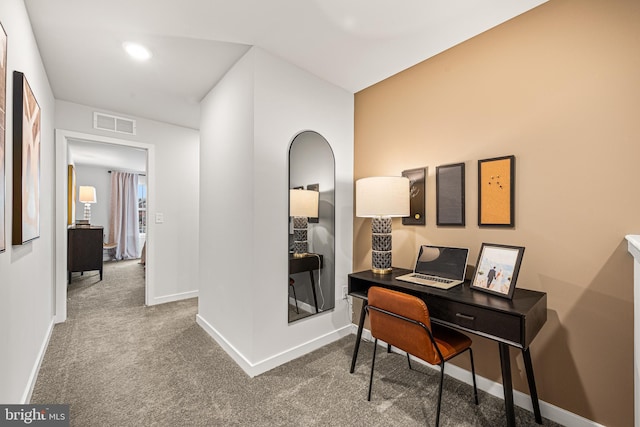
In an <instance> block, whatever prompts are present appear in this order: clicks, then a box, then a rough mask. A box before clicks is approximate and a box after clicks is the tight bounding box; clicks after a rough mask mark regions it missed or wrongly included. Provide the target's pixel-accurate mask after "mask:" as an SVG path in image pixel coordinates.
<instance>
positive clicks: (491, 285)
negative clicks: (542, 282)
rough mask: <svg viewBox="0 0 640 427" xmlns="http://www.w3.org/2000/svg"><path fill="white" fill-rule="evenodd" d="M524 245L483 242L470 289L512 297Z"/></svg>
mask: <svg viewBox="0 0 640 427" xmlns="http://www.w3.org/2000/svg"><path fill="white" fill-rule="evenodd" d="M523 255H524V247H522V246H509V245H499V244H493V243H483V244H482V247H481V248H480V254H479V255H478V262H477V263H476V271H475V274H474V275H473V280H472V281H471V289H476V290H479V291H483V292H488V293H491V294H494V295H498V296H500V297H503V298H508V299H511V298H513V293H514V292H515V289H516V282H517V280H518V273H519V271H520V264H521V263H522V256H523Z"/></svg>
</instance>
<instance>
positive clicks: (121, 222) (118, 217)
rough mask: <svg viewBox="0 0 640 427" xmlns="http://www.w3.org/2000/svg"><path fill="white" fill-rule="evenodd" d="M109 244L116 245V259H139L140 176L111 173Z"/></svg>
mask: <svg viewBox="0 0 640 427" xmlns="http://www.w3.org/2000/svg"><path fill="white" fill-rule="evenodd" d="M109 224H110V230H109V242H111V243H116V244H117V245H118V246H117V247H116V253H115V259H116V260H122V259H133V258H138V254H139V253H140V240H139V235H138V175H136V174H135V173H129V172H115V171H113V172H112V173H111V210H110V212H109Z"/></svg>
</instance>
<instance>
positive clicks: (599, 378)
mask: <svg viewBox="0 0 640 427" xmlns="http://www.w3.org/2000/svg"><path fill="white" fill-rule="evenodd" d="M511 154H513V155H515V156H516V225H515V228H513V229H499V228H480V227H478V225H477V224H478V222H477V207H478V197H477V161H478V160H479V159H485V158H491V157H498V156H504V155H511ZM456 162H465V164H466V223H467V225H466V227H463V228H459V227H458V228H455V227H437V226H436V225H435V223H436V210H435V208H436V206H435V167H436V166H438V165H444V164H449V163H456ZM421 166H427V167H428V168H429V170H428V182H427V225H426V226H403V225H402V223H401V221H399V220H394V224H393V227H394V231H393V239H394V240H393V264H394V266H398V267H406V268H410V267H411V266H412V265H413V262H414V257H415V252H416V249H417V247H418V245H420V244H425V243H434V244H443V245H453V246H466V247H469V248H470V249H471V253H470V260H471V262H472V263H474V264H475V262H476V259H477V256H478V250H479V248H480V245H481V243H482V242H493V243H503V244H513V245H521V246H525V247H526V251H525V255H524V260H523V264H522V268H521V271H520V277H519V278H518V283H517V286H518V287H520V288H528V289H535V290H539V291H544V292H546V293H547V294H548V313H547V315H548V319H547V323H546V324H545V326H544V327H543V329H542V331H541V332H540V334H539V335H538V336H537V337H536V339H535V340H534V341H533V344H532V345H531V352H532V357H533V363H534V368H535V372H536V380H537V386H538V392H539V395H540V398H541V399H542V400H544V401H545V402H548V403H550V404H552V405H556V406H558V407H560V408H563V409H566V410H568V411H570V412H573V413H575V414H578V415H580V416H583V417H586V418H588V419H591V420H594V421H596V422H598V423H601V424H604V425H607V426H628V425H631V424H632V422H633V304H632V301H633V300H632V297H633V289H632V285H633V281H632V276H633V272H632V265H633V259H632V257H631V255H629V254H628V253H627V250H626V243H625V241H624V236H625V235H626V234H630V233H633V234H638V233H640V197H638V193H639V188H638V185H639V184H640V2H637V1H635V0H613V1H612V0H609V1H602V0H581V1H577V0H572V1H561V0H551V1H549V2H548V3H545V4H544V5H542V6H540V7H538V8H536V9H534V10H532V11H530V12H528V13H526V14H524V15H522V16H520V17H517V18H515V19H513V20H511V21H509V22H507V23H505V24H503V25H500V26H499V27H496V28H494V29H492V30H490V31H488V32H486V33H484V34H481V35H479V36H477V37H475V38H473V39H471V40H469V41H467V42H465V43H463V44H461V45H458V46H456V47H454V48H452V49H450V50H448V51H446V52H444V53H442V54H440V55H438V56H436V57H434V58H431V59H429V60H426V61H424V62H423V63H421V64H418V65H416V66H415V67H412V68H410V69H408V70H406V71H404V72H402V73H399V74H397V75H395V76H393V77H391V78H389V79H387V80H385V81H382V82H380V83H378V84H376V85H374V86H372V87H369V88H367V89H365V90H363V91H361V92H359V93H357V94H356V97H355V178H356V179H358V178H362V177H367V176H376V175H399V174H400V173H401V171H403V170H405V169H411V168H416V167H421ZM370 247H371V244H370V220H368V219H362V218H356V219H355V224H354V270H355V271H359V270H364V269H368V268H370V266H371V261H370V256H371V252H370ZM359 311H360V310H359V306H358V305H357V304H356V305H355V307H354V313H355V314H354V316H355V317H356V318H354V321H357V316H358V313H359ZM472 338H473V339H474V351H475V352H476V354H477V356H476V357H477V371H478V374H479V375H482V376H484V377H487V378H489V379H491V380H493V381H497V382H500V381H501V376H500V370H499V356H498V347H497V344H495V343H494V342H491V341H488V340H485V339H483V338H480V337H475V336H472ZM511 357H512V365H513V366H512V368H513V375H514V387H515V388H516V389H517V390H520V391H523V392H525V393H527V394H528V388H527V382H526V375H525V373H524V365H523V361H522V356H521V355H520V352H519V351H516V350H512V352H511ZM456 363H459V364H460V365H461V366H463V367H466V368H468V366H467V365H465V361H460V362H456ZM532 419H533V418H532Z"/></svg>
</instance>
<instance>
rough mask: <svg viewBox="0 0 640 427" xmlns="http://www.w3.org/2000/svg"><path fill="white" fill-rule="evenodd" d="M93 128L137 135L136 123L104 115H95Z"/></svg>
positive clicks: (96, 113)
mask: <svg viewBox="0 0 640 427" xmlns="http://www.w3.org/2000/svg"><path fill="white" fill-rule="evenodd" d="M93 128H94V129H101V130H109V131H111V132H118V133H126V134H129V135H135V134H136V121H135V120H132V119H127V118H124V117H118V116H112V115H110V114H104V113H98V112H94V113H93Z"/></svg>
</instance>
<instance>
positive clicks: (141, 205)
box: [138, 177, 147, 234]
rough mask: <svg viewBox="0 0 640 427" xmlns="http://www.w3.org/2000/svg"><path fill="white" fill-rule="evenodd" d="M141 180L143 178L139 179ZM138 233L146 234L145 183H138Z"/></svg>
mask: <svg viewBox="0 0 640 427" xmlns="http://www.w3.org/2000/svg"><path fill="white" fill-rule="evenodd" d="M140 178H143V177H140ZM138 232H139V233H140V234H145V233H146V232H147V183H146V182H138Z"/></svg>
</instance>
